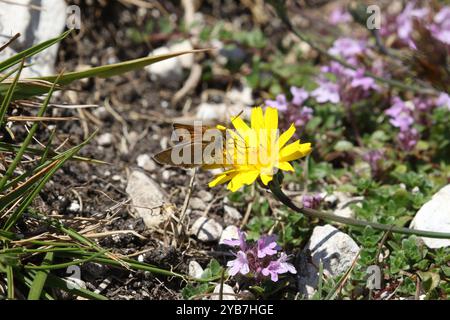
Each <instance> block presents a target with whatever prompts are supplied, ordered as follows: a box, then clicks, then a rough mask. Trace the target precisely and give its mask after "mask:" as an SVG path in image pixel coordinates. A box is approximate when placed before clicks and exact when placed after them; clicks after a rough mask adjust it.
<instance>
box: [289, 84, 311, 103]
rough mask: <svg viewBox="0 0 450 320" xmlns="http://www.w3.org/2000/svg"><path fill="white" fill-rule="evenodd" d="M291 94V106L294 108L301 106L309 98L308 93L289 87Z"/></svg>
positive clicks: (301, 89)
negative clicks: (294, 106)
mask: <svg viewBox="0 0 450 320" xmlns="http://www.w3.org/2000/svg"><path fill="white" fill-rule="evenodd" d="M291 94H292V104H293V105H296V106H301V105H303V102H305V101H306V100H307V99H308V98H309V92H308V91H306V90H305V89H303V88H297V87H291Z"/></svg>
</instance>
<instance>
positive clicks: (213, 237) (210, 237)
mask: <svg viewBox="0 0 450 320" xmlns="http://www.w3.org/2000/svg"><path fill="white" fill-rule="evenodd" d="M222 231H223V228H222V226H221V225H220V224H219V223H217V222H216V221H215V220H213V219H209V218H206V217H200V218H198V219H197V220H196V221H195V222H194V224H193V225H192V227H191V234H193V235H195V236H196V237H197V238H198V239H199V240H200V241H203V242H211V241H217V240H219V238H220V235H221V234H222Z"/></svg>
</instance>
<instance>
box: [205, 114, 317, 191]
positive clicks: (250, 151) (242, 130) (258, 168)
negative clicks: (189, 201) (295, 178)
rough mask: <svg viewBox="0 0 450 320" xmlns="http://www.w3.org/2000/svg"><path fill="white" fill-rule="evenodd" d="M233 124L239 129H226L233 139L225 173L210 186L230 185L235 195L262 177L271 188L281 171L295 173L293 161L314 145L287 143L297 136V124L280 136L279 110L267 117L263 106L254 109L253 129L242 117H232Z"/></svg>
mask: <svg viewBox="0 0 450 320" xmlns="http://www.w3.org/2000/svg"><path fill="white" fill-rule="evenodd" d="M231 123H232V124H233V126H234V128H235V130H232V129H227V130H226V131H227V133H228V134H229V136H231V138H230V139H228V141H227V143H226V150H225V155H226V157H227V160H228V161H227V162H226V165H225V166H224V168H225V171H223V172H222V173H220V174H218V175H216V177H215V179H214V180H213V181H211V182H210V183H209V186H210V187H215V186H216V185H218V184H222V183H227V182H229V183H228V187H227V188H228V189H229V190H231V191H233V192H234V191H237V190H238V189H240V188H241V187H242V186H244V185H250V184H252V183H253V182H255V180H256V179H258V178H260V179H261V181H262V183H263V184H264V185H267V184H268V183H269V182H270V181H272V179H273V176H274V174H276V172H277V170H278V169H281V170H283V171H294V168H293V167H292V165H291V164H290V163H289V162H290V161H293V160H296V159H299V158H302V157H304V156H306V155H308V154H309V153H310V152H311V143H300V140H297V141H295V142H293V143H291V144H287V142H288V141H289V140H290V139H291V137H292V136H293V135H294V133H295V126H294V125H293V124H292V125H291V127H290V128H289V129H288V130H287V131H285V132H284V133H283V134H281V135H279V134H278V133H279V130H278V110H277V109H275V108H269V107H267V108H266V112H265V114H263V110H262V108H261V107H257V108H253V109H252V114H251V126H250V127H249V126H248V125H247V123H245V122H244V120H242V119H241V117H240V116H238V117H235V118H232V119H231ZM286 144H287V145H286Z"/></svg>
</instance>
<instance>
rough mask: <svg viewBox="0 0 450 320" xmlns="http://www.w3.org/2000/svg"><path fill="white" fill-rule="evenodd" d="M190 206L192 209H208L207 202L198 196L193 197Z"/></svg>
mask: <svg viewBox="0 0 450 320" xmlns="http://www.w3.org/2000/svg"><path fill="white" fill-rule="evenodd" d="M189 206H190V207H191V209H192V210H205V209H206V204H205V203H204V202H203V200H202V199H200V198H197V197H193V198H191V200H190V201H189Z"/></svg>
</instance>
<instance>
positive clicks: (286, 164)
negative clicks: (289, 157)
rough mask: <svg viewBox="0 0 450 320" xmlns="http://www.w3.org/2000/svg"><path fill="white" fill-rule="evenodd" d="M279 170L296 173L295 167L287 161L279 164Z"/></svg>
mask: <svg viewBox="0 0 450 320" xmlns="http://www.w3.org/2000/svg"><path fill="white" fill-rule="evenodd" d="M277 168H279V169H281V170H284V171H295V170H294V167H293V166H292V165H291V164H290V163H289V162H287V161H284V162H279V163H278V164H277Z"/></svg>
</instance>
